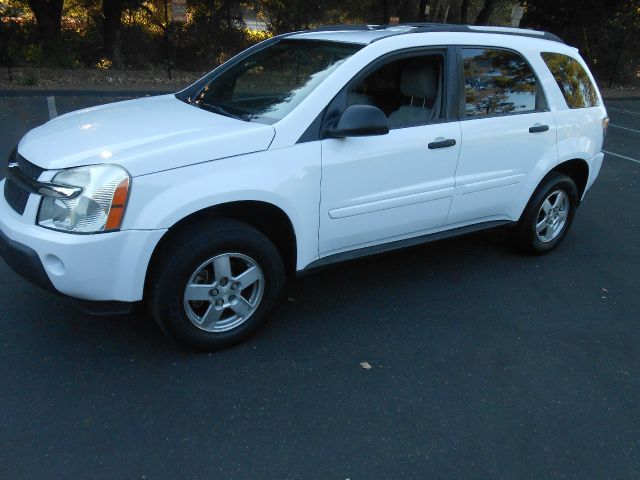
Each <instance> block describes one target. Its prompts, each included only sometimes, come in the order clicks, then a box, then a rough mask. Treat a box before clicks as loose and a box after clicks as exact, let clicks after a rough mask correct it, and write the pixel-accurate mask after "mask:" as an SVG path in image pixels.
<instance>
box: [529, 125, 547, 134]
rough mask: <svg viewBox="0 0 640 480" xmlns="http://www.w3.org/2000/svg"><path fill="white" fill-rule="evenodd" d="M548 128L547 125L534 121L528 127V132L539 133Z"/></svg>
mask: <svg viewBox="0 0 640 480" xmlns="http://www.w3.org/2000/svg"><path fill="white" fill-rule="evenodd" d="M547 130H549V125H542V124H540V123H536V124H535V125H534V126H533V127H529V133H540V132H546V131H547Z"/></svg>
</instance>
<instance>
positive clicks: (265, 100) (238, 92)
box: [190, 39, 362, 124]
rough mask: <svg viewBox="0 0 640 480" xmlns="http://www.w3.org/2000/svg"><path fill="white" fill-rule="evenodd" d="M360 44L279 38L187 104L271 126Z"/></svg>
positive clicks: (233, 68)
mask: <svg viewBox="0 0 640 480" xmlns="http://www.w3.org/2000/svg"><path fill="white" fill-rule="evenodd" d="M361 48H362V45H353V44H348V43H338V42H327V41H316V40H291V39H290V40H281V41H279V42H278V43H275V44H273V45H271V46H269V47H266V48H264V49H262V50H258V51H257V52H256V53H253V54H251V55H249V56H248V57H246V58H244V59H242V60H241V61H240V62H238V63H237V64H235V65H233V66H232V67H231V68H229V69H228V70H226V71H224V72H222V73H221V74H220V75H218V76H217V77H216V78H214V79H213V80H211V82H209V83H208V84H207V85H206V86H205V87H204V89H203V90H202V91H201V92H200V93H199V94H198V96H197V97H196V98H195V99H191V100H190V102H191V103H193V104H196V105H197V106H199V107H200V108H203V109H206V110H211V111H212V112H215V113H219V114H221V115H227V116H229V117H234V118H238V119H241V120H246V121H255V122H260V123H267V124H272V123H275V122H277V121H278V120H280V119H282V118H284V116H285V115H287V114H288V113H289V112H290V111H291V110H293V109H294V108H295V107H296V106H297V105H298V104H299V103H300V102H301V101H302V100H304V98H305V97H306V96H307V95H309V93H311V92H312V91H313V89H314V88H316V87H317V86H318V85H319V84H320V82H322V81H323V80H324V79H325V78H326V77H327V76H328V75H329V74H330V73H331V72H332V71H333V70H335V69H336V68H337V67H338V65H340V64H341V63H342V62H344V61H345V60H346V59H347V58H349V57H350V56H351V55H353V54H354V53H355V52H357V51H358V50H360V49H361Z"/></svg>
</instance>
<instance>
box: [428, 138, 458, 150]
mask: <svg viewBox="0 0 640 480" xmlns="http://www.w3.org/2000/svg"><path fill="white" fill-rule="evenodd" d="M455 144H456V141H455V140H454V139H453V138H449V139H447V140H445V139H442V140H441V139H439V138H436V141H435V142H431V143H430V144H429V145H427V146H428V147H429V150H433V149H434V148H448V147H453V146H454V145H455Z"/></svg>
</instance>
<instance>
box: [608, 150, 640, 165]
mask: <svg viewBox="0 0 640 480" xmlns="http://www.w3.org/2000/svg"><path fill="white" fill-rule="evenodd" d="M602 152H603V153H606V154H607V155H612V156H614V157H618V158H622V159H624V160H629V161H630V162H635V163H640V160H636V159H635V158H631V157H625V156H624V155H620V154H619V153H613V152H607V151H606V150H602Z"/></svg>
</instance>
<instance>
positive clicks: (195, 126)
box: [18, 95, 275, 176]
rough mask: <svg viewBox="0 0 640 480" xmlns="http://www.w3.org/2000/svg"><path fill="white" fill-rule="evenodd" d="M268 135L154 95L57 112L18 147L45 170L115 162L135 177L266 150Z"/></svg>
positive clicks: (258, 127) (256, 126) (264, 128)
mask: <svg viewBox="0 0 640 480" xmlns="http://www.w3.org/2000/svg"><path fill="white" fill-rule="evenodd" d="M274 134H275V130H274V128H273V127H271V126H269V125H264V124H260V123H251V122H245V121H242V120H236V119H234V118H230V117H225V116H223V115H218V114H216V113H211V112H208V111H205V110H201V109H199V108H197V107H195V106H193V105H188V104H186V103H184V102H182V101H180V100H178V99H177V98H176V97H175V96H174V95H160V96H157V97H147V98H140V99H137V100H127V101H124V102H117V103H110V104H107V105H101V106H98V107H92V108H87V109H84V110H78V111H76V112H71V113H68V114H66V115H62V116H60V117H57V118H55V119H53V120H51V121H49V122H47V123H45V124H44V125H42V126H40V127H37V128H34V129H33V130H31V131H30V132H29V133H27V134H26V135H25V136H24V137H23V138H22V140H21V141H20V144H19V145H18V151H19V152H20V154H21V155H22V156H23V157H24V158H26V159H27V160H29V161H30V162H32V163H35V164H36V165H38V166H40V167H42V168H45V169H61V168H69V167H75V166H80V165H91V164H96V163H115V164H118V165H121V166H123V167H124V168H126V169H127V170H128V171H129V173H130V174H131V175H133V176H136V175H144V174H148V173H153V172H158V171H161V170H168V169H172V168H178V167H184V166H187V165H192V164H195V163H202V162H207V161H210V160H217V159H220V158H225V157H231V156H234V155H242V154H245V153H251V152H258V151H261V150H266V149H267V148H269V145H270V144H271V141H272V140H273V136H274Z"/></svg>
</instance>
